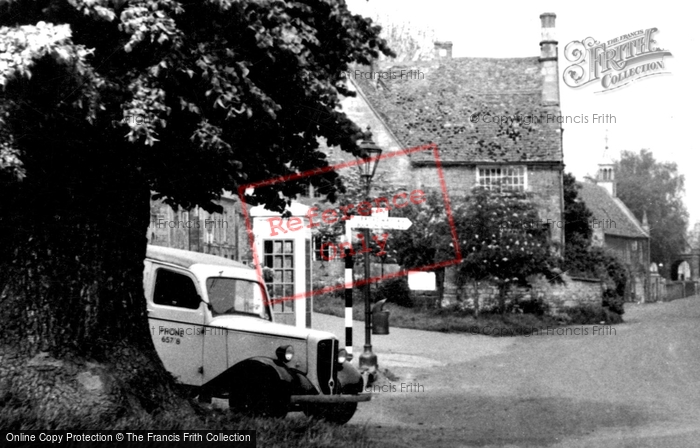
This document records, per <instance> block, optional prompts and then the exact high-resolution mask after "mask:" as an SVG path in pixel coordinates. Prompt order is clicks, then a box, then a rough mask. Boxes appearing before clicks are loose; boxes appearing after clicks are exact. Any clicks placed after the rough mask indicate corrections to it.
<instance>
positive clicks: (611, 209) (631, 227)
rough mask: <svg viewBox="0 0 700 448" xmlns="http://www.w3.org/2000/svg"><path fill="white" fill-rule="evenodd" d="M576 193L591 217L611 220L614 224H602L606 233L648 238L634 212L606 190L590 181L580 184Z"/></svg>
mask: <svg viewBox="0 0 700 448" xmlns="http://www.w3.org/2000/svg"><path fill="white" fill-rule="evenodd" d="M580 185H581V189H580V190H579V192H578V194H579V196H580V197H581V199H583V201H584V202H585V203H586V206H588V208H589V209H590V210H591V212H592V213H593V218H595V219H597V220H600V221H604V220H607V219H609V220H611V221H612V222H614V223H615V225H614V226H613V225H607V224H605V225H603V226H601V227H602V229H603V233H604V234H606V235H614V236H624V237H628V238H649V235H648V234H647V233H646V232H645V231H644V229H643V228H642V225H641V224H640V222H639V221H638V220H637V218H635V216H634V214H633V213H632V212H631V211H630V209H628V208H627V206H626V205H625V204H624V202H622V201H621V200H620V199H619V198H614V197H612V196H611V195H610V193H608V190H606V189H605V188H603V187H601V186H600V185H596V184H594V183H590V182H583V183H581V184H580Z"/></svg>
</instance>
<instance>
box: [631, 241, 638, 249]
mask: <svg viewBox="0 0 700 448" xmlns="http://www.w3.org/2000/svg"><path fill="white" fill-rule="evenodd" d="M632 250H635V251H636V250H638V246H637V242H636V241H632Z"/></svg>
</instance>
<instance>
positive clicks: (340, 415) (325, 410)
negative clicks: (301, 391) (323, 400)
mask: <svg viewBox="0 0 700 448" xmlns="http://www.w3.org/2000/svg"><path fill="white" fill-rule="evenodd" d="M356 410H357V403H356V402H354V403H340V404H309V405H307V406H306V408H305V409H304V414H306V415H308V416H309V417H313V418H317V419H321V420H326V421H327V422H330V423H335V424H338V425H344V424H345V423H347V422H349V421H350V419H351V418H352V416H353V415H355V411H356Z"/></svg>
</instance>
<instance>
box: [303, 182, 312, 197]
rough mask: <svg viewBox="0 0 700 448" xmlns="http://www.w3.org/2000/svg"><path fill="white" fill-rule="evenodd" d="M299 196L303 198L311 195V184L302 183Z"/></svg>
mask: <svg viewBox="0 0 700 448" xmlns="http://www.w3.org/2000/svg"><path fill="white" fill-rule="evenodd" d="M301 196H302V197H305V198H310V197H311V184H309V183H308V182H307V183H305V184H304V185H302V192H301Z"/></svg>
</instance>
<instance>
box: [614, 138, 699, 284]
mask: <svg viewBox="0 0 700 448" xmlns="http://www.w3.org/2000/svg"><path fill="white" fill-rule="evenodd" d="M615 176H616V179H617V196H618V197H619V198H620V199H621V200H622V202H624V203H625V205H627V207H628V208H629V209H630V210H631V211H632V213H634V215H635V216H636V217H637V219H639V220H640V221H641V220H642V218H643V216H644V212H646V214H647V218H648V220H649V228H650V233H651V241H650V251H651V261H653V262H656V263H663V265H664V266H663V268H661V269H660V271H661V272H662V274H664V275H668V268H669V267H670V265H671V263H673V262H674V261H675V260H676V258H677V257H678V255H679V254H681V253H682V252H683V251H684V250H685V248H686V231H687V228H688V212H687V210H686V208H685V205H684V203H683V194H684V183H685V178H684V176H683V175H682V174H679V173H678V166H677V165H676V163H675V162H659V161H657V160H656V159H655V158H654V155H653V153H652V152H651V151H650V150H648V149H642V150H641V151H640V152H639V153H635V152H631V151H623V152H622V154H621V157H620V160H619V161H617V162H616V164H615Z"/></svg>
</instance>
